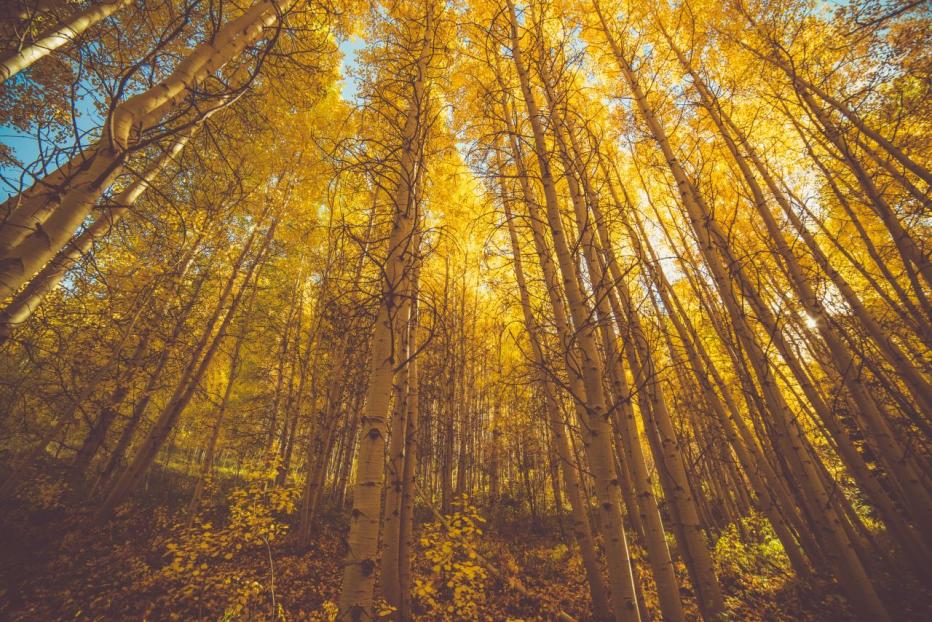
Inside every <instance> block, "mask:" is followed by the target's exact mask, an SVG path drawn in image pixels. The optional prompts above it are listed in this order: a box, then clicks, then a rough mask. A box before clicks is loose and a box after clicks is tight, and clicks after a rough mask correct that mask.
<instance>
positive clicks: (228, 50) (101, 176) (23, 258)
mask: <svg viewBox="0 0 932 622" xmlns="http://www.w3.org/2000/svg"><path fill="white" fill-rule="evenodd" d="M293 4H294V0H266V1H264V2H259V3H257V4H255V5H253V6H252V7H250V8H249V9H248V10H247V11H246V12H245V13H243V15H241V16H239V17H237V18H234V19H232V20H230V21H229V22H228V23H226V24H225V25H224V26H223V27H222V28H221V29H220V30H219V31H218V32H217V33H216V35H215V36H214V37H212V38H211V39H210V40H209V41H206V42H204V43H201V44H199V45H198V46H197V47H195V48H194V49H193V50H192V51H191V53H190V54H189V55H188V56H187V57H185V59H184V60H182V61H181V62H180V63H179V64H178V66H177V67H176V68H175V69H174V71H173V72H172V73H171V74H170V75H169V76H168V77H166V78H165V79H164V80H162V81H161V82H160V83H158V84H156V85H155V86H153V87H151V88H149V89H148V90H146V91H143V92H141V93H138V94H136V95H133V96H132V97H129V98H128V99H127V100H126V101H124V102H121V103H119V104H116V105H115V106H114V108H113V111H112V113H111V115H110V117H109V119H108V121H107V123H106V124H105V126H104V128H103V135H102V136H101V138H100V139H98V141H97V142H96V143H95V144H94V145H93V146H92V147H90V148H89V149H87V150H85V151H82V152H81V153H79V154H77V155H76V156H74V157H73V158H72V159H71V160H70V161H69V162H67V163H66V164H64V165H63V166H62V167H61V168H59V169H58V170H56V171H55V172H53V173H50V174H49V175H47V176H46V177H45V178H43V179H40V180H38V181H36V183H35V184H33V186H32V187H31V188H29V189H27V190H25V191H23V192H22V193H20V194H19V195H16V196H13V197H10V198H9V199H7V200H6V201H4V203H3V204H2V205H0V212H5V217H4V221H3V223H2V224H0V298H6V297H7V296H11V295H13V293H14V292H15V291H16V290H17V289H19V288H20V287H21V286H22V285H23V284H25V283H26V282H27V281H28V280H29V279H31V278H32V276H33V275H34V274H36V272H38V271H39V270H40V269H41V268H42V267H43V266H44V265H45V264H46V263H48V262H49V261H50V260H51V259H52V258H53V257H54V256H55V255H56V254H57V253H58V252H59V251H60V250H61V249H62V248H64V246H65V245H66V244H67V242H68V240H69V239H71V237H72V235H73V234H74V232H75V230H76V229H77V228H78V226H79V225H80V224H81V223H82V222H83V221H84V219H85V218H86V217H87V215H88V214H89V213H90V210H91V208H92V207H93V206H94V203H95V202H96V201H97V199H98V198H99V197H100V196H101V195H102V194H103V193H104V192H105V191H106V190H107V188H109V187H110V185H111V184H112V183H113V181H114V180H115V179H116V178H117V176H119V175H120V173H122V172H123V170H124V167H125V165H126V162H127V159H128V158H129V156H130V154H131V152H132V151H133V150H134V149H135V148H136V146H138V143H139V141H140V138H141V137H142V135H143V133H145V132H146V131H148V130H150V129H151V128H153V127H155V126H157V125H158V124H159V123H160V122H161V121H162V120H163V119H164V118H166V117H167V116H169V115H170V114H172V113H177V112H178V108H179V106H180V105H181V104H182V103H183V102H185V101H186V100H187V99H188V98H189V97H190V96H192V95H194V94H195V92H196V91H197V88H198V87H199V86H200V85H201V84H202V83H203V82H204V81H205V80H206V79H207V78H209V77H210V76H211V75H213V74H215V73H216V72H218V71H220V70H221V69H222V68H223V67H224V66H226V65H227V64H228V63H229V62H230V61H231V60H233V59H235V58H237V57H238V56H239V55H240V54H241V53H242V52H243V51H244V50H245V49H246V48H247V47H249V46H250V45H253V44H256V43H258V42H259V41H260V40H261V39H262V37H263V35H265V34H268V32H269V31H270V30H274V29H275V28H277V27H278V26H279V25H280V23H281V16H282V14H283V13H284V12H286V11H287V10H288V9H289V8H290V7H291V6H293ZM230 101H231V99H230V98H228V97H225V96H221V97H219V98H218V99H217V100H216V101H213V102H211V105H212V106H213V107H214V108H216V107H220V106H224V105H226V104H227V103H229V102H230ZM199 114H201V116H203V113H199ZM199 120H200V118H195V119H189V120H188V121H189V122H191V121H193V122H197V121H199Z"/></svg>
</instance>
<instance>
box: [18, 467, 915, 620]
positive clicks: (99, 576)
mask: <svg viewBox="0 0 932 622" xmlns="http://www.w3.org/2000/svg"><path fill="white" fill-rule="evenodd" d="M30 491H31V492H30V494H28V495H25V494H22V492H21V493H19V494H18V496H17V497H16V498H14V499H12V500H7V501H6V502H4V504H3V506H2V507H0V551H2V554H0V620H11V621H19V620H24V621H25V620H29V621H33V620H34V621H42V622H45V621H52V620H121V621H122V620H185V621H187V620H273V619H275V620H289V621H291V620H312V621H315V620H319V621H328V620H330V619H332V617H333V614H334V611H335V609H334V605H333V602H334V601H335V600H336V596H337V591H338V588H339V581H340V575H341V559H342V557H343V554H344V550H345V548H344V546H345V545H344V537H345V528H344V526H345V525H346V516H345V515H342V514H334V513H330V514H328V515H325V516H323V517H322V519H321V520H320V521H319V523H318V527H317V529H316V530H315V532H314V535H313V542H312V543H311V545H310V546H309V547H307V548H306V549H304V550H298V549H297V548H296V547H295V546H294V544H292V543H291V541H290V540H289V538H288V536H287V533H286V530H287V529H288V527H289V525H288V524H287V522H279V521H280V520H281V519H277V518H275V517H274V516H272V514H269V513H263V512H262V511H249V512H246V513H245V514H244V513H243V512H242V508H243V507H246V506H249V507H252V508H253V509H255V507H256V505H255V501H256V497H249V495H245V494H244V495H241V496H240V497H239V498H240V500H241V501H243V500H245V501H246V503H239V504H238V505H237V503H236V502H233V503H232V506H230V505H223V506H217V507H213V508H209V509H208V510H207V512H206V515H207V516H208V518H205V519H202V520H200V521H199V522H198V523H196V524H195V526H193V527H190V528H187V529H185V528H184V526H183V522H184V521H183V519H180V518H178V517H179V516H181V515H182V512H181V511H179V508H183V507H184V501H183V499H182V498H181V497H178V496H175V497H165V496H162V497H159V495H155V496H151V495H150V496H149V497H147V501H146V503H147V505H144V504H142V502H141V501H140V502H139V503H137V504H130V505H128V506H127V507H126V508H124V509H123V510H121V511H120V512H119V513H118V515H117V516H116V517H115V519H114V520H111V521H110V522H109V523H107V524H106V525H103V526H96V525H95V523H94V522H93V520H92V518H93V517H92V514H91V512H90V510H89V509H87V506H86V504H83V503H81V504H79V503H76V502H71V501H69V495H68V493H67V491H66V490H63V489H62V487H61V486H60V485H57V484H54V483H53V480H51V479H47V480H43V479H41V478H40V480H39V481H38V482H35V481H34V482H33V485H32V486H30ZM234 497H235V495H234ZM172 498H174V500H175V503H171V500H172ZM156 501H157V502H158V506H157V507H156V505H155V502H156ZM231 507H232V509H231ZM202 515H203V513H202ZM423 518H424V520H425V521H426V520H429V519H430V515H429V514H428V515H426V516H424V517H423ZM494 518H495V520H494V522H495V524H496V525H497V526H496V527H495V528H494V529H492V528H487V527H486V526H487V525H488V524H489V522H492V521H483V519H481V518H479V519H477V520H478V522H479V523H481V524H482V525H483V529H484V533H482V534H481V535H478V536H477V537H476V538H475V539H474V540H473V541H472V543H470V544H464V543H463V542H462V541H456V540H455V538H454V541H453V542H452V544H451V546H449V547H447V549H452V550H453V556H456V555H458V554H460V553H462V554H463V556H462V558H463V560H465V563H466V566H467V570H468V569H469V568H468V563H469V560H473V561H475V560H477V559H478V560H481V565H484V566H486V567H488V566H494V567H495V571H492V572H484V571H478V570H476V571H475V572H472V571H470V572H467V573H466V576H459V577H452V582H454V583H456V584H457V585H459V586H461V587H463V589H462V590H461V592H460V597H459V598H460V600H459V601H454V596H453V593H452V591H451V590H449V589H447V588H445V584H444V582H447V581H449V580H450V579H451V577H440V582H439V583H438V582H437V581H436V579H437V578H438V577H437V576H436V573H435V572H434V571H435V570H436V566H432V564H433V563H434V562H435V561H436V558H435V557H431V555H432V554H435V553H436V551H437V550H438V547H437V545H438V542H437V540H438V539H443V538H447V537H448V536H449V534H445V533H441V532H442V531H443V530H442V529H441V530H440V531H438V528H437V524H434V526H433V527H430V526H427V528H424V527H423V526H422V528H421V529H420V530H419V532H420V533H421V534H422V535H421V538H420V539H419V540H418V542H417V545H416V548H417V550H416V551H415V554H416V561H415V585H416V586H417V589H416V590H415V607H416V609H417V610H419V611H421V612H422V613H421V615H420V616H418V618H417V619H421V620H441V619H450V620H489V621H499V620H501V621H503V622H504V621H509V620H510V621H528V622H529V621H531V620H554V619H556V615H557V613H558V612H559V611H563V612H565V613H567V614H569V615H570V616H572V617H574V618H576V619H577V620H580V621H582V620H586V619H587V615H588V600H589V599H588V590H587V587H586V583H585V577H584V574H583V571H582V568H581V566H580V564H579V563H578V561H577V559H576V557H575V556H573V555H571V554H570V550H569V549H568V548H567V546H566V545H565V544H563V542H564V541H565V540H566V539H565V538H564V537H563V535H561V532H562V531H563V527H561V526H560V524H559V522H558V520H557V519H556V518H554V517H551V518H548V519H539V520H538V521H531V520H530V519H519V518H518V517H517V516H516V515H514V514H512V513H511V511H510V510H509V509H508V508H506V507H504V506H503V507H500V508H499V509H498V510H497V511H496V516H495V517H494ZM208 519H211V520H208ZM215 524H216V525H217V526H215ZM237 525H239V527H237ZM244 526H245V529H244V528H243V527H244ZM257 534H258V536H257ZM424 534H427V536H426V537H425V536H424ZM745 538H747V533H745ZM767 546H768V543H767V542H766V541H764V540H762V541H761V542H760V543H759V546H756V547H752V546H748V545H746V544H742V543H740V542H739V540H738V539H737V538H727V537H726V538H724V539H720V541H719V544H718V545H716V550H715V553H716V563H717V564H718V566H719V567H718V572H719V577H720V580H721V582H722V586H723V589H724V591H725V593H726V599H727V604H728V609H729V619H731V620H736V621H742V622H743V621H754V620H761V621H763V620H768V621H769V620H774V621H778V620H779V621H813V622H823V621H833V620H849V619H852V617H853V616H851V614H850V612H849V611H848V610H847V609H846V608H845V604H844V599H843V598H842V597H841V596H840V595H839V594H838V593H837V592H836V591H835V590H834V589H833V588H832V586H830V585H826V584H820V583H816V584H813V583H810V584H807V585H803V584H801V583H800V582H798V581H796V580H795V579H793V577H792V576H791V575H790V574H788V573H787V572H786V571H785V567H784V565H783V564H782V563H781V562H780V561H779V559H778V558H776V559H777V561H774V559H775V558H774V554H773V551H768V550H767ZM464 547H465V548H464ZM470 547H474V549H473V548H470ZM460 549H462V550H460ZM470 550H474V552H475V553H476V554H477V555H475V556H474V555H472V554H471V553H470ZM634 554H635V556H637V555H639V554H640V552H639V551H637V550H636V549H635V550H634ZM780 556H781V557H782V554H781V555H780ZM677 566H678V567H677V571H678V573H679V574H680V578H681V583H682V585H683V588H682V590H683V593H684V596H685V597H686V598H685V602H686V603H693V602H694V600H693V598H692V593H691V590H690V588H689V582H688V577H686V575H685V570H684V568H683V566H682V564H681V563H678V564H677ZM461 584H465V585H461ZM642 584H643V585H645V588H644V594H643V598H644V604H645V606H646V607H647V608H648V610H649V611H650V612H652V613H654V612H655V611H656V610H655V607H656V596H655V595H653V594H652V592H651V590H652V586H651V584H650V581H649V579H648V580H645V579H644V578H642ZM882 584H883V585H884V586H885V587H886V588H888V589H887V593H886V594H884V596H885V600H886V601H887V602H890V603H893V606H895V607H897V611H896V617H895V618H894V619H895V620H897V621H898V622H900V621H905V620H917V621H918V620H929V619H932V616H930V615H929V614H930V613H932V608H930V603H932V597H930V594H929V589H928V587H929V586H925V587H922V586H918V585H916V584H915V582H912V583H911V582H910V581H908V580H903V579H902V577H894V576H890V577H889V579H888V580H885V581H884V582H883V583H882ZM467 601H468V602H467ZM687 610H688V611H687V613H688V614H689V617H690V619H699V616H698V614H697V612H696V610H695V607H694V606H691V605H690V604H687ZM450 611H452V614H450V613H449V612H450ZM443 612H447V613H443Z"/></svg>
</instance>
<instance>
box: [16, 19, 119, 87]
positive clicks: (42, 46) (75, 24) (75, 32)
mask: <svg viewBox="0 0 932 622" xmlns="http://www.w3.org/2000/svg"><path fill="white" fill-rule="evenodd" d="M131 2H132V0H104V1H103V2H101V3H100V4H93V5H91V6H89V7H88V8H86V9H85V10H83V11H80V12H78V13H76V14H74V15H72V16H70V17H68V18H67V19H65V20H63V21H62V22H60V23H59V24H56V25H55V27H53V28H52V29H50V30H48V31H47V32H45V33H43V34H42V35H41V36H40V37H39V38H38V39H36V40H35V41H33V42H32V43H30V44H29V45H26V46H24V47H22V48H21V49H19V50H15V51H11V52H9V53H7V54H4V55H3V56H2V57H0V84H2V83H3V82H6V81H7V80H9V79H10V78H12V77H13V76H15V75H16V74H18V73H19V72H20V71H23V70H24V69H27V68H28V67H30V66H31V65H32V64H33V63H35V62H37V61H39V60H41V59H43V58H45V57H46V56H48V55H49V54H51V53H52V52H54V51H55V50H57V49H58V48H60V47H62V46H65V45H68V44H69V43H73V42H74V41H76V40H77V39H78V38H79V37H80V36H81V35H82V34H84V32H85V31H87V29H88V28H92V27H94V26H96V25H97V24H99V23H100V22H102V21H103V20H105V19H107V18H108V17H110V16H111V15H113V14H114V13H116V12H117V11H119V10H120V9H121V8H123V7H124V6H126V5H128V4H130V3H131Z"/></svg>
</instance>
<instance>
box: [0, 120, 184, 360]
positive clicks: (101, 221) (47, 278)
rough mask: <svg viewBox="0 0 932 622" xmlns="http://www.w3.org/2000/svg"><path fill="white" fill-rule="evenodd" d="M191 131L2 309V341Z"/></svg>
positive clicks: (177, 150) (123, 210)
mask: <svg viewBox="0 0 932 622" xmlns="http://www.w3.org/2000/svg"><path fill="white" fill-rule="evenodd" d="M190 136H191V134H190V133H186V134H184V135H183V136H181V137H180V138H179V139H178V140H176V141H175V143H174V145H172V147H171V149H169V150H168V151H167V152H166V153H164V154H163V155H161V156H160V157H158V158H156V160H155V161H154V162H152V164H150V165H149V167H148V168H147V169H146V171H145V172H144V173H143V174H142V175H141V176H140V178H139V179H137V180H136V181H134V182H133V183H132V184H130V185H129V186H128V187H127V188H126V190H124V191H123V192H121V193H120V194H118V195H117V196H116V197H114V198H113V204H112V206H111V205H108V206H107V207H106V210H105V211H104V213H103V214H102V215H101V216H100V217H98V218H97V220H95V221H94V223H93V224H92V225H91V226H89V227H88V228H87V229H85V230H84V231H82V232H81V233H80V234H79V235H77V236H76V237H75V238H74V239H72V240H71V241H70V242H69V243H68V244H67V245H66V246H65V247H64V248H63V249H62V250H61V251H59V252H58V254H56V255H55V257H54V258H53V259H52V260H51V261H50V262H49V263H48V264H47V265H46V266H45V267H44V268H42V270H40V271H39V273H38V274H36V276H35V277H33V278H32V280H30V282H29V285H27V286H26V287H25V288H24V289H23V290H22V291H20V292H19V293H18V294H17V295H16V296H15V297H14V298H13V300H11V301H10V303H9V304H8V305H7V306H6V308H4V309H3V311H2V312H0V344H2V343H3V342H4V341H6V340H7V339H9V337H10V335H11V333H12V331H13V330H14V329H15V328H16V326H18V325H20V324H22V323H23V322H25V321H26V320H27V319H29V317H30V316H31V315H32V313H33V312H34V311H35V310H36V309H37V308H38V306H39V305H40V304H41V303H42V301H43V300H44V299H45V297H46V296H47V295H48V294H49V293H50V292H52V291H53V290H54V289H55V288H56V287H57V286H58V284H59V283H61V280H62V279H63V278H64V276H65V274H67V272H68V270H70V269H71V268H72V267H74V265H75V264H77V262H78V261H79V260H80V259H81V257H83V256H84V255H86V254H87V253H88V252H89V251H90V250H91V247H92V246H93V244H94V242H95V241H96V240H99V239H101V238H102V237H104V236H105V235H107V233H109V232H110V231H111V230H112V229H113V227H114V226H115V225H116V224H117V223H118V222H119V221H120V219H121V218H123V216H125V215H126V214H127V213H128V212H129V210H130V209H131V208H132V207H133V205H135V203H136V201H137V200H138V199H139V197H140V196H142V194H143V193H144V192H145V191H146V189H147V188H148V187H149V186H150V185H151V184H152V182H153V180H154V179H155V178H156V177H157V176H158V175H159V173H161V172H162V170H164V168H165V166H166V165H167V164H168V163H169V162H170V161H171V160H172V159H173V158H175V157H176V156H177V155H178V154H179V153H180V152H181V150H182V149H184V146H185V145H186V144H187V142H188V140H189V138H190Z"/></svg>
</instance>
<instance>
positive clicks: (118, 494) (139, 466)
mask: <svg viewBox="0 0 932 622" xmlns="http://www.w3.org/2000/svg"><path fill="white" fill-rule="evenodd" d="M277 224H278V219H277V218H275V219H274V220H273V221H272V223H271V224H270V225H269V226H268V228H267V230H266V233H265V236H264V239H263V242H262V245H261V247H260V248H259V249H258V251H257V253H256V257H255V258H254V259H253V261H252V262H251V263H250V265H249V267H248V268H247V269H246V271H245V274H244V275H243V279H242V283H241V285H240V287H239V289H238V291H236V292H235V293H234V292H233V288H234V284H235V283H236V281H237V280H238V279H237V277H238V275H239V273H240V271H241V269H242V267H243V263H244V262H245V261H246V258H247V256H248V254H249V251H250V249H251V247H252V246H253V243H254V242H255V239H256V237H257V235H258V233H259V227H258V225H257V226H256V227H255V228H254V229H253V232H252V234H251V235H250V237H249V240H248V241H247V243H246V246H245V247H244V248H243V252H242V253H240V256H239V258H238V260H237V262H236V265H235V266H234V268H233V271H232V273H231V275H230V277H229V279H228V280H227V283H226V286H225V287H224V291H223V292H222V293H221V296H220V300H219V301H218V304H217V305H216V307H215V308H214V311H213V314H212V316H211V318H210V320H209V321H208V322H207V325H206V327H205V329H204V332H203V333H202V334H201V338H200V340H199V342H198V344H197V346H195V349H194V356H193V357H192V359H191V361H190V363H189V365H188V367H187V369H186V370H185V372H184V373H183V374H182V377H181V379H180V380H179V382H178V384H177V385H176V388H175V391H174V393H173V394H172V396H171V398H170V399H169V400H168V402H167V403H166V404H165V406H164V408H163V409H162V411H161V412H160V413H159V416H158V417H157V418H156V420H155V423H154V424H153V426H152V428H151V429H150V430H149V433H148V434H147V435H146V438H145V439H143V442H142V444H141V445H140V447H139V449H138V450H137V452H136V456H135V457H134V458H133V460H132V462H131V463H130V464H129V466H128V467H126V469H125V470H124V471H123V472H122V473H121V474H120V476H119V478H117V480H116V481H115V482H114V484H113V486H112V487H111V489H110V491H109V492H108V494H107V496H106V498H105V499H104V501H103V503H102V504H101V506H100V508H98V510H97V513H96V516H95V518H96V520H97V521H101V522H102V521H106V520H108V519H110V518H111V517H112V515H113V511H114V510H115V509H116V508H117V507H118V506H119V505H121V504H122V503H123V502H124V501H126V499H127V497H128V496H129V494H130V492H132V490H133V488H134V487H135V486H136V484H137V483H138V481H139V479H140V477H142V475H143V473H145V472H146V470H148V468H149V467H150V466H152V463H153V462H154V461H155V458H156V456H157V455H158V452H159V450H160V449H161V448H162V445H163V444H164V443H165V440H166V439H167V438H168V435H169V433H170V432H171V430H172V429H173V428H174V427H175V423H176V422H177V421H178V418H179V417H180V416H181V413H182V412H183V411H184V409H185V408H186V407H187V405H188V404H189V403H190V401H191V398H192V397H193V396H194V392H195V390H196V389H197V387H198V385H199V384H200V382H201V379H202V378H203V377H204V374H205V373H206V372H207V369H208V368H209V367H210V364H211V362H212V360H213V357H214V356H215V355H216V353H217V349H218V348H219V347H220V343H221V342H222V341H223V338H224V336H225V335H226V331H227V329H228V327H229V324H230V322H231V321H232V319H233V316H234V315H235V314H236V309H237V307H238V306H239V304H240V302H241V301H242V299H243V295H244V293H245V291H246V289H247V288H248V286H249V282H250V281H251V280H252V277H253V275H254V274H255V271H256V269H257V267H258V265H259V264H260V263H261V262H262V261H264V257H265V253H266V251H267V250H268V248H269V245H270V243H271V241H272V237H273V236H274V234H275V228H276V225H277ZM228 301H229V302H228ZM218 322H219V326H217V324H218ZM215 326H217V330H216V332H214V327H215Z"/></svg>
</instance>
